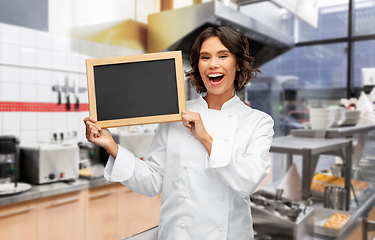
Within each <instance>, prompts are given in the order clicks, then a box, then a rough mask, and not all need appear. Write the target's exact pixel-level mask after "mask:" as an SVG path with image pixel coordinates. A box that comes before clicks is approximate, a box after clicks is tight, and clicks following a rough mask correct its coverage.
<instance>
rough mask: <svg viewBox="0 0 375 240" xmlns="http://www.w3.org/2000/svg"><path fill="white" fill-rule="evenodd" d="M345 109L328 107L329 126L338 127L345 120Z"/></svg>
mask: <svg viewBox="0 0 375 240" xmlns="http://www.w3.org/2000/svg"><path fill="white" fill-rule="evenodd" d="M345 112H346V109H344V108H341V107H332V108H329V119H330V123H331V124H330V127H339V126H341V125H342V124H343V123H344V122H345Z"/></svg>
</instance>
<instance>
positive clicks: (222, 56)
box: [220, 55, 228, 58]
mask: <svg viewBox="0 0 375 240" xmlns="http://www.w3.org/2000/svg"><path fill="white" fill-rule="evenodd" d="M226 57H228V56H227V55H221V56H220V58H226Z"/></svg>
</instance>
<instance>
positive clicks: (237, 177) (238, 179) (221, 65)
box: [84, 26, 273, 240]
mask: <svg viewBox="0 0 375 240" xmlns="http://www.w3.org/2000/svg"><path fill="white" fill-rule="evenodd" d="M190 61H191V66H192V69H191V70H190V71H189V72H188V73H187V77H188V81H189V82H190V83H191V84H192V85H193V86H194V87H195V88H196V90H197V91H198V93H202V95H201V96H200V97H198V98H197V99H195V100H191V101H188V102H187V109H188V111H185V112H183V113H182V123H181V122H173V123H162V124H159V126H158V128H157V131H156V134H155V136H154V139H153V141H152V143H151V145H150V147H149V150H148V156H147V157H146V158H145V161H140V160H139V159H137V158H136V157H134V155H133V154H132V153H131V152H129V151H128V150H126V149H125V148H123V147H121V146H118V145H117V144H116V143H115V142H114V140H113V138H112V136H111V134H110V132H109V131H108V130H107V129H101V128H100V127H99V126H97V125H96V124H95V122H96V120H95V119H92V118H89V117H88V118H85V119H84V122H85V124H86V137H87V139H88V141H90V142H93V143H96V144H98V145H100V146H102V147H104V148H105V149H106V150H107V151H108V153H109V154H110V157H109V159H108V163H107V165H106V167H105V172H104V176H105V178H106V179H107V180H108V181H113V182H121V183H122V184H123V185H125V186H127V187H128V188H130V189H132V190H133V191H135V192H138V193H140V194H143V195H146V196H150V197H153V196H157V195H158V194H160V193H163V194H162V198H161V210H160V222H159V239H160V240H198V239H199V240H200V239H205V240H211V239H212V240H227V239H232V240H242V239H243V240H245V239H246V240H248V239H253V227H252V217H251V212H250V200H249V195H250V194H251V193H252V192H253V191H254V190H255V188H256V187H257V186H258V185H259V184H260V182H261V181H262V180H263V178H264V177H265V176H266V175H267V174H268V173H269V169H270V156H269V148H270V145H271V140H272V136H273V120H272V118H271V117H270V116H269V115H267V114H265V113H263V112H261V111H258V110H255V109H252V108H250V107H248V106H246V105H245V104H244V103H243V102H242V101H241V100H240V99H239V98H238V97H237V96H236V94H235V91H238V90H240V89H241V88H242V87H243V86H244V85H245V84H247V83H248V82H249V81H250V79H251V77H252V76H254V75H255V74H256V73H257V72H258V71H259V70H258V69H257V68H256V67H254V60H253V58H252V57H251V56H250V55H249V43H248V41H247V39H246V37H245V36H244V35H242V34H241V33H239V32H237V31H235V30H233V29H231V28H229V27H224V26H222V27H210V28H207V29H205V30H204V31H203V32H202V33H201V34H200V35H199V36H198V38H197V39H196V41H195V43H194V45H193V47H192V49H191V53H190Z"/></svg>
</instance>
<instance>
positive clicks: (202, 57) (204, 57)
mask: <svg viewBox="0 0 375 240" xmlns="http://www.w3.org/2000/svg"><path fill="white" fill-rule="evenodd" d="M201 59H209V57H207V56H201Z"/></svg>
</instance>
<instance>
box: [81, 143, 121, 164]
mask: <svg viewBox="0 0 375 240" xmlns="http://www.w3.org/2000/svg"><path fill="white" fill-rule="evenodd" d="M114 139H115V141H116V138H115V137H114ZM116 142H118V141H116ZM78 147H79V169H82V168H88V167H90V166H92V165H96V164H101V165H103V166H104V165H106V164H107V160H108V157H109V154H108V152H107V151H106V150H105V149H104V148H102V147H100V146H98V145H96V144H94V143H90V142H79V143H78Z"/></svg>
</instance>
